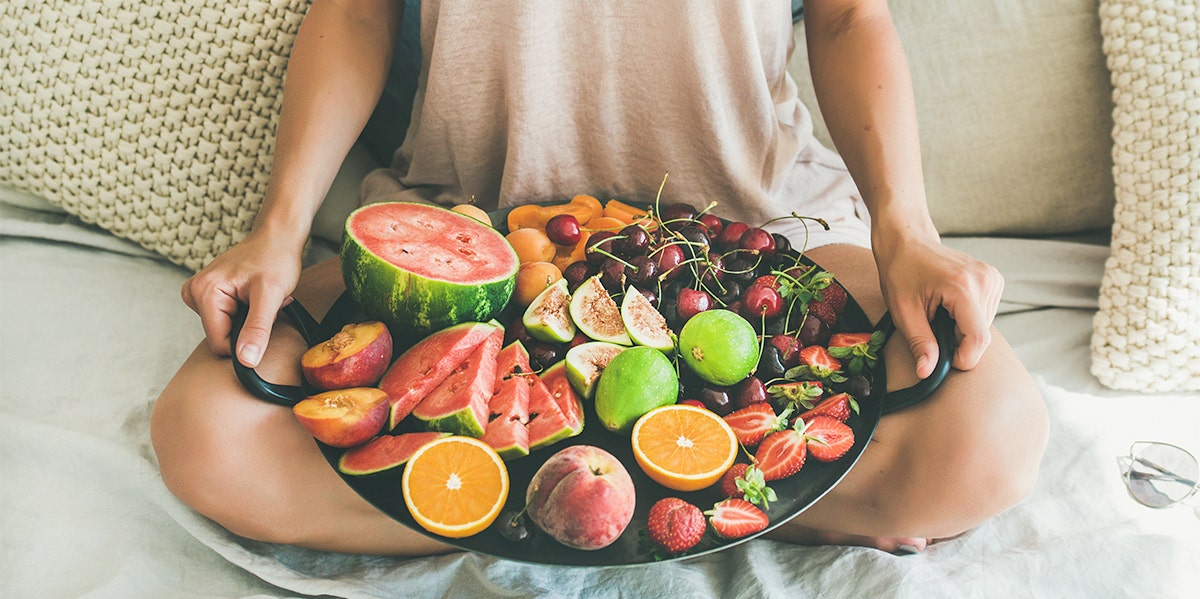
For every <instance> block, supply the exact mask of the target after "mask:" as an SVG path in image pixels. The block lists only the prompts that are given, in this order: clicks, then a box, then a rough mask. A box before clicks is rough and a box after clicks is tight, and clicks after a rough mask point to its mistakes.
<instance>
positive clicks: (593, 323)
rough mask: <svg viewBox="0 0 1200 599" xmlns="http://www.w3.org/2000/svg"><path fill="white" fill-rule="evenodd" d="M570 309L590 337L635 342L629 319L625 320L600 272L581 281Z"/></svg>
mask: <svg viewBox="0 0 1200 599" xmlns="http://www.w3.org/2000/svg"><path fill="white" fill-rule="evenodd" d="M568 309H569V311H570V314H571V320H573V321H574V322H575V326H577V327H579V331H580V332H581V333H583V334H584V335H587V336H588V337H589V338H591V339H593V340H595V341H607V342H609V343H616V344H617V345H633V340H632V339H630V338H629V333H628V332H626V331H625V323H624V322H622V321H621V310H620V308H618V307H617V303H616V302H615V301H613V299H612V296H611V295H609V294H608V290H606V289H605V288H604V284H603V283H601V282H600V275H593V276H591V277H588V278H587V280H585V281H584V282H583V283H580V284H579V287H578V288H577V289H575V293H573V294H571V303H570V304H569V307H568Z"/></svg>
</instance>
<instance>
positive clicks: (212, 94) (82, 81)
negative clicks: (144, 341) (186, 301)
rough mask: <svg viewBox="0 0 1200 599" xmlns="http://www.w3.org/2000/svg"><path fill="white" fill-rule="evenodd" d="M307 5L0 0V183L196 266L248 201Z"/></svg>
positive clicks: (257, 189) (228, 240)
mask: <svg viewBox="0 0 1200 599" xmlns="http://www.w3.org/2000/svg"><path fill="white" fill-rule="evenodd" d="M307 6H308V2H307V1H306V0H262V1H253V0H192V1H170V0H168V1H163V2H153V3H150V2H141V1H138V0H106V1H97V0H6V1H5V2H3V3H0V69H2V70H0V89H2V90H3V92H0V93H2V94H3V98H4V99H3V101H2V102H0V183H3V184H5V185H7V186H9V187H13V188H16V189H20V190H23V191H27V192H30V193H33V194H37V195H40V196H42V197H44V198H46V199H47V200H49V201H50V202H51V203H53V204H56V205H59V206H61V207H62V208H63V209H65V210H66V211H68V212H70V213H72V214H75V215H77V216H79V217H80V218H81V219H82V220H84V221H86V222H89V223H94V224H96V225H98V226H100V227H102V228H104V229H107V230H108V231H111V232H112V233H114V234H115V235H117V236H119V237H123V238H126V239H130V240H133V241H135V242H137V243H138V244H140V245H142V246H144V247H146V248H148V249H150V250H153V251H155V252H158V253H160V254H162V255H164V256H166V257H167V258H169V259H170V260H171V261H172V262H175V263H177V264H181V265H183V266H185V267H187V268H190V269H193V270H196V269H199V268H201V267H202V266H204V265H205V264H207V263H208V262H210V261H211V260H212V259H213V258H215V257H216V256H217V255H219V254H220V253H222V252H223V251H225V250H226V249H228V248H229V247H230V246H232V245H233V244H235V243H236V242H237V241H239V240H240V239H242V238H243V237H244V236H245V235H246V233H247V232H249V230H250V226H251V224H252V222H253V220H254V217H255V214H256V213H257V210H258V207H259V206H260V204H261V203H262V199H263V195H264V193H265V191H266V186H267V178H268V175H269V170H270V160H271V154H272V150H273V145H274V134H275V127H276V124H277V123H278V115H279V111H280V107H281V103H282V92H283V77H284V69H285V67H286V63H287V57H288V54H289V52H290V51H291V46H292V41H293V39H294V38H295V34H296V31H297V30H298V29H299V27H300V21H301V19H302V17H303V14H304V11H305V10H306V9H307Z"/></svg>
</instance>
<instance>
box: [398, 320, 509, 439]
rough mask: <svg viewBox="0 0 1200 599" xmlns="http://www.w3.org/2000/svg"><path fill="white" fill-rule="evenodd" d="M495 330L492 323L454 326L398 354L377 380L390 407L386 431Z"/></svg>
mask: <svg viewBox="0 0 1200 599" xmlns="http://www.w3.org/2000/svg"><path fill="white" fill-rule="evenodd" d="M498 328H499V325H498V324H496V323H495V322H468V323H463V324H458V325H454V326H451V327H447V328H445V329H443V330H441V331H438V332H436V333H434V334H432V335H430V336H428V337H426V338H425V339H424V340H422V341H420V342H418V343H417V344H416V345H414V346H412V347H411V348H409V349H408V351H406V352H404V353H403V354H401V355H400V357H399V358H397V359H396V361H395V362H394V363H392V365H391V367H389V368H388V371H387V373H385V374H384V375H383V380H381V381H379V388H380V389H383V390H384V391H386V392H387V394H388V401H389V402H391V404H392V408H391V416H390V417H389V420H388V430H394V429H395V428H396V426H397V425H399V424H400V421H401V420H404V418H405V417H406V416H408V414H409V412H412V409H413V407H414V406H416V405H417V404H418V403H420V402H421V400H422V399H425V396H426V395H428V394H429V393H430V392H431V391H433V390H434V389H435V388H436V387H437V386H438V385H440V384H442V382H443V381H445V380H446V377H447V376H449V374H450V371H451V370H454V368H455V367H456V366H458V365H459V364H462V363H463V362H464V361H466V359H467V357H468V356H470V355H471V354H472V353H473V352H474V351H475V350H476V348H478V347H480V345H482V344H483V341H484V340H485V339H487V338H488V337H489V336H490V335H491V334H492V333H494V332H495V331H496V330H497V329H498ZM500 330H501V331H503V329H500Z"/></svg>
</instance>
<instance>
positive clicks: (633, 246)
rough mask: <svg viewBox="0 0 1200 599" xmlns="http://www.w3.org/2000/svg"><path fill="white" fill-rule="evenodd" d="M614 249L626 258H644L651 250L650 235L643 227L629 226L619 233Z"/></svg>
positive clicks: (614, 242) (614, 241)
mask: <svg viewBox="0 0 1200 599" xmlns="http://www.w3.org/2000/svg"><path fill="white" fill-rule="evenodd" d="M613 249H615V250H617V254H619V255H621V256H623V257H626V258H632V257H634V256H644V255H646V252H647V251H649V249H650V234H649V233H647V232H646V230H645V229H643V228H642V226H641V225H629V226H627V227H625V228H623V229H621V231H620V232H619V233H617V238H616V239H615V240H613Z"/></svg>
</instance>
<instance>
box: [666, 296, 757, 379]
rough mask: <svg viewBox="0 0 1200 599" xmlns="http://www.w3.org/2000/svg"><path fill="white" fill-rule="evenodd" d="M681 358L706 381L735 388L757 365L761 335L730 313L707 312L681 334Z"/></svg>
mask: <svg viewBox="0 0 1200 599" xmlns="http://www.w3.org/2000/svg"><path fill="white" fill-rule="evenodd" d="M679 355H681V356H683V361H684V362H685V363H686V364H687V365H688V367H689V368H691V369H692V371H693V372H695V373H696V375H697V376H699V377H700V378H702V379H704V380H705V381H707V382H709V383H712V384H714V385H732V384H734V383H737V382H739V381H741V380H742V379H744V378H746V377H747V376H749V375H750V373H751V372H753V371H754V368H755V367H756V366H757V365H758V335H757V334H756V333H755V332H754V327H753V326H751V325H750V323H749V322H748V321H747V320H746V319H745V318H742V317H741V316H738V315H737V314H735V313H733V312H730V311H729V310H706V311H704V312H701V313H699V314H697V315H695V316H693V317H692V318H691V319H689V320H688V321H687V323H686V324H684V325H683V330H681V331H679Z"/></svg>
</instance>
